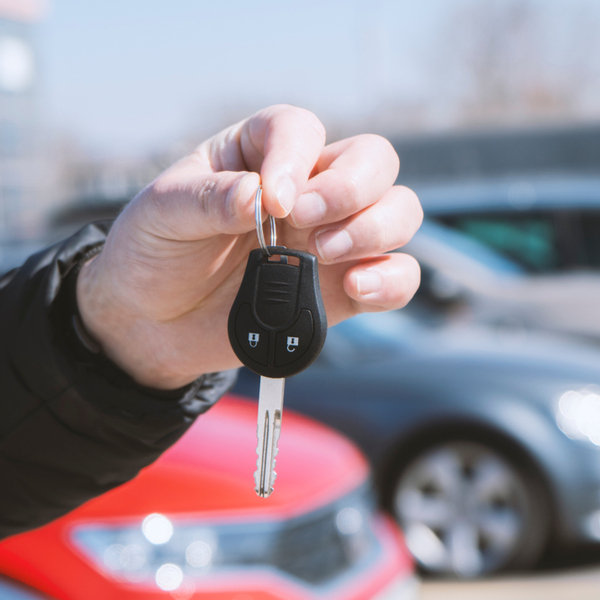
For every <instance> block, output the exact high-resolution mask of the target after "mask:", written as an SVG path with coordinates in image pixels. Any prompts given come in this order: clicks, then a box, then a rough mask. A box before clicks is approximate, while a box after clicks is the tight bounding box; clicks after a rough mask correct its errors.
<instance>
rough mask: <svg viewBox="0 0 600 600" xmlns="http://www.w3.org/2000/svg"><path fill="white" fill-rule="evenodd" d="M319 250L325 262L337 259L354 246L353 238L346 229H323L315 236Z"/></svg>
mask: <svg viewBox="0 0 600 600" xmlns="http://www.w3.org/2000/svg"><path fill="white" fill-rule="evenodd" d="M315 242H316V244H317V251H318V253H319V255H320V256H321V258H322V259H323V260H324V261H325V262H329V261H331V260H335V259H336V258H339V257H340V256H343V255H344V254H346V253H347V252H348V251H349V250H350V249H351V248H352V238H351V237H350V236H349V235H348V232H346V231H345V230H344V229H342V230H341V231H339V230H334V231H331V230H329V231H323V232H322V233H319V234H317V236H316V238H315Z"/></svg>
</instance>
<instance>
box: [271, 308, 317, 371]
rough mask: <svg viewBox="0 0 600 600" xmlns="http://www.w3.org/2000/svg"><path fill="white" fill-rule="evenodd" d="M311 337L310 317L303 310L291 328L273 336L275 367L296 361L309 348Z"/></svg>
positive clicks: (311, 325)
mask: <svg viewBox="0 0 600 600" xmlns="http://www.w3.org/2000/svg"><path fill="white" fill-rule="evenodd" d="M312 337H313V319H312V315H311V313H310V310H307V309H306V308H304V309H302V311H301V312H300V316H299V317H298V319H297V320H296V322H295V323H294V324H293V325H292V326H291V327H289V328H288V329H286V330H284V331H282V332H280V333H276V334H275V366H276V367H282V366H283V365H289V364H291V363H293V362H294V361H295V360H297V359H298V357H300V356H302V355H303V354H304V353H305V352H306V351H307V350H308V348H309V347H310V343H311V342H312Z"/></svg>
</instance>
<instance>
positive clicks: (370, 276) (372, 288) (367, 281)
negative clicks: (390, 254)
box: [356, 271, 383, 296]
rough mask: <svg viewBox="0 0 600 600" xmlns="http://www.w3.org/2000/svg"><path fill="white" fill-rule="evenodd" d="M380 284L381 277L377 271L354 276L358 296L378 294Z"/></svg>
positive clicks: (363, 272)
mask: <svg viewBox="0 0 600 600" xmlns="http://www.w3.org/2000/svg"><path fill="white" fill-rule="evenodd" d="M382 283H383V282H382V280H381V275H380V274H379V273H377V271H361V272H360V273H357V274H356V289H357V290H358V295H359V296H367V295H369V294H374V293H375V292H378V291H379V290H380V289H381V284H382Z"/></svg>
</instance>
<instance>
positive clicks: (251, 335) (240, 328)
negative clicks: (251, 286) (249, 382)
mask: <svg viewBox="0 0 600 600" xmlns="http://www.w3.org/2000/svg"><path fill="white" fill-rule="evenodd" d="M235 334H236V337H237V340H238V343H239V345H240V346H241V347H242V350H243V351H244V353H245V354H247V355H248V356H249V357H250V358H251V359H252V360H254V361H256V362H257V363H259V364H261V365H266V364H267V357H268V355H269V354H268V352H269V332H268V331H267V330H266V329H263V328H262V327H260V326H259V325H257V323H256V321H255V320H254V319H253V318H252V310H251V309H250V305H249V304H242V305H241V306H240V309H239V310H238V314H237V316H236V319H235Z"/></svg>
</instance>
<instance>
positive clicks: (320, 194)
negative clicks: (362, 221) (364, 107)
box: [289, 135, 399, 229]
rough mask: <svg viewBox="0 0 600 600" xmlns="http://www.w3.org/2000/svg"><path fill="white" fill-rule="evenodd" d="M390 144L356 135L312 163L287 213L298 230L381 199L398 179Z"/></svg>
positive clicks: (368, 136) (333, 218)
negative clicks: (313, 172) (312, 172)
mask: <svg viewBox="0 0 600 600" xmlns="http://www.w3.org/2000/svg"><path fill="white" fill-rule="evenodd" d="M398 168H399V160H398V155H397V154H396V152H395V151H394V148H393V147H392V145H391V144H390V143H389V142H388V141H387V140H386V139H385V138H382V137H381V136H378V135H360V136H356V137H353V138H350V139H347V140H342V141H340V142H336V143H334V144H331V145H329V146H327V147H325V149H324V150H323V152H322V153H321V156H320V157H319V160H318V162H317V164H316V171H317V174H316V175H314V176H313V177H312V178H311V179H309V181H308V183H307V185H306V187H305V188H304V190H303V193H302V195H301V196H300V197H299V198H298V199H297V200H296V202H295V204H294V208H293V210H292V212H291V213H290V216H289V220H290V222H291V224H292V225H293V226H294V227H296V228H298V229H304V228H306V227H315V226H317V225H324V224H328V223H335V222H337V221H340V220H342V219H345V218H346V217H349V216H351V215H353V214H355V213H357V212H359V211H361V210H362V209H364V208H366V207H367V206H370V205H371V204H374V203H375V202H377V201H378V200H379V199H380V198H382V197H383V196H384V195H385V194H386V192H387V191H388V190H389V189H390V187H391V186H392V185H393V184H394V181H395V180H396V177H397V176H398Z"/></svg>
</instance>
